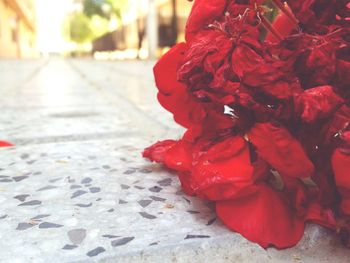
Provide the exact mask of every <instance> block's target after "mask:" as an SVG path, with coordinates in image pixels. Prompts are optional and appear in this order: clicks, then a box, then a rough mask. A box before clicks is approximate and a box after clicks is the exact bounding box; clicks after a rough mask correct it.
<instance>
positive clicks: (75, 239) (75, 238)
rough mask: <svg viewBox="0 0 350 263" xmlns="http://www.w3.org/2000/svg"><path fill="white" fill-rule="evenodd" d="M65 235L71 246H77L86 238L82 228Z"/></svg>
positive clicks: (84, 230)
mask: <svg viewBox="0 0 350 263" xmlns="http://www.w3.org/2000/svg"><path fill="white" fill-rule="evenodd" d="M67 235H68V237H69V240H70V241H71V242H72V243H73V244H75V245H79V244H81V242H83V240H84V239H85V237H86V229H83V228H78V229H72V230H70V231H68V233H67Z"/></svg>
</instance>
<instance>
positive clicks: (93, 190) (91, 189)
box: [89, 187, 101, 194]
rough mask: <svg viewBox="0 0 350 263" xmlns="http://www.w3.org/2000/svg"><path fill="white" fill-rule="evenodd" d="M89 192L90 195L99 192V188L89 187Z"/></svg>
mask: <svg viewBox="0 0 350 263" xmlns="http://www.w3.org/2000/svg"><path fill="white" fill-rule="evenodd" d="M89 190H90V193H92V194H95V193H98V192H101V188H100V187H90V188H89Z"/></svg>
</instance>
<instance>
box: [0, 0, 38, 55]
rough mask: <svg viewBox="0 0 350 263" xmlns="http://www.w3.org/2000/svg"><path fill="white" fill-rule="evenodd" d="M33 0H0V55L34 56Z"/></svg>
mask: <svg viewBox="0 0 350 263" xmlns="http://www.w3.org/2000/svg"><path fill="white" fill-rule="evenodd" d="M35 36H36V26H35V0H0V57H2V58H28V57H34V56H35V55H36V54H37V53H36V45H35Z"/></svg>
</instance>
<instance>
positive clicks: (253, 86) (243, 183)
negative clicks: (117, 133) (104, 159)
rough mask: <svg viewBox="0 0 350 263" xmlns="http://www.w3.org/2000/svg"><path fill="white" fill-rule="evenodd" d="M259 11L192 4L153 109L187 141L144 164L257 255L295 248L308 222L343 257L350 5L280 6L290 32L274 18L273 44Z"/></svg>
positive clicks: (158, 151) (158, 70) (238, 3)
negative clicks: (337, 237) (328, 236)
mask: <svg viewBox="0 0 350 263" xmlns="http://www.w3.org/2000/svg"><path fill="white" fill-rule="evenodd" d="M263 2H264V1H263V0H260V1H256V0H255V1H249V0H215V1H214V0H196V1H195V2H194V5H193V9H192V12H191V14H190V17H189V19H188V23H187V26H186V43H180V44H178V45H176V46H174V47H173V48H172V49H171V50H170V51H169V52H168V53H167V54H165V55H164V56H163V57H162V58H161V59H160V60H159V62H158V63H157V65H156V66H155V68H154V73H155V79H156V84H157V87H158V89H159V93H158V100H159V102H160V103H161V105H162V106H163V107H164V108H165V109H167V110H168V111H170V112H171V113H172V114H173V115H174V119H175V121H176V122H177V123H179V124H180V125H182V126H183V127H185V128H186V129H187V130H186V132H185V134H184V135H183V137H182V138H181V139H179V140H166V141H162V142H158V143H156V144H154V145H153V146H151V147H149V148H147V149H146V150H145V151H144V153H143V155H144V157H146V158H148V159H150V160H152V161H156V162H159V163H163V164H164V165H165V166H166V167H168V168H170V169H172V170H175V171H176V172H177V174H178V177H179V179H180V181H181V184H182V187H183V189H184V191H185V192H186V193H187V194H189V195H194V196H198V197H200V198H203V199H208V200H212V201H214V202H215V204H216V212H217V215H218V217H219V218H220V219H221V220H222V221H223V222H224V223H225V224H226V225H227V226H228V227H229V228H230V229H232V230H234V231H237V232H239V233H241V234H242V235H243V236H244V237H246V238H247V239H249V240H251V241H254V242H257V243H258V244H260V245H261V246H263V247H268V246H275V247H277V248H287V247H291V246H293V245H295V244H296V243H297V242H298V241H299V240H300V239H301V237H302V235H303V232H304V226H305V223H306V222H314V223H317V224H320V225H322V226H325V227H328V228H331V229H334V230H335V231H337V232H338V233H340V234H341V237H342V239H343V241H344V242H345V243H346V244H347V245H350V242H349V239H350V20H349V18H350V9H349V6H350V4H349V1H347V0H287V1H286V2H287V3H288V5H289V7H287V9H288V10H289V11H290V14H291V13H292V14H293V16H294V19H295V21H297V23H298V24H297V23H295V21H294V23H295V24H293V23H292V25H293V26H290V23H289V25H286V26H285V27H284V26H283V25H281V24H278V22H279V21H282V22H283V23H285V22H286V17H283V15H282V18H281V15H280V17H279V18H278V19H277V20H276V22H275V24H273V26H274V27H275V28H276V29H278V30H279V31H281V30H282V31H283V28H284V29H286V28H288V30H287V29H286V30H284V31H283V32H282V31H281V32H280V33H281V36H282V38H281V39H280V40H279V41H274V42H271V41H269V40H271V39H273V38H271V37H270V36H268V37H267V38H266V39H264V38H263V37H262V35H263V27H262V23H263V22H264V21H262V17H261V13H260V11H259V10H260V9H259V8H260V7H259V6H260V5H261V4H263ZM274 2H278V1H274ZM278 4H281V2H280V3H277V5H278ZM287 24H288V23H287Z"/></svg>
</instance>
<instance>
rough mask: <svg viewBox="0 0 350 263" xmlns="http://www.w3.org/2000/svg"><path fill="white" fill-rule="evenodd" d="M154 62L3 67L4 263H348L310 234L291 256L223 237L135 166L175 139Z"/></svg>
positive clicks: (171, 187) (151, 169)
mask: <svg viewBox="0 0 350 263" xmlns="http://www.w3.org/2000/svg"><path fill="white" fill-rule="evenodd" d="M151 68H152V63H151V62H96V61H91V60H68V61H64V60H28V61H21V62H18V61H14V60H9V61H1V62H0V84H1V86H0V87H1V88H0V107H1V114H0V124H1V125H0V139H3V140H8V141H11V142H13V143H15V144H16V145H17V147H15V148H7V149H1V150H0V262H1V263H2V262H11V263H17V262H23V263H31V262H35V263H41V262H43V263H44V262H45V263H47V262H50V263H56V262H57V263H64V262H123V263H124V262H162V263H163V262H191V263H192V262H249V263H251V262H253V263H254V262H259V263H261V262H321V263H322V262H337V263H338V262H339V263H343V262H344V263H345V262H350V252H349V250H347V249H344V248H343V247H342V246H341V245H340V244H339V242H338V241H337V239H336V238H334V236H333V235H331V234H330V233H328V231H326V230H324V229H321V228H319V227H316V226H308V228H307V231H306V234H305V237H304V239H303V240H302V241H301V242H300V244H299V245H298V246H297V247H295V248H293V249H289V250H284V251H277V250H275V249H269V250H263V249H261V248H260V247H259V246H257V245H255V244H252V243H250V242H248V241H246V240H245V239H244V238H242V237H241V236H240V235H238V234H235V233H232V232H230V231H228V230H227V229H226V228H225V227H224V226H223V225H222V223H221V222H220V221H219V220H217V219H216V218H215V213H214V212H213V207H212V205H211V204H210V203H208V202H204V201H201V200H199V199H197V198H192V197H188V196H185V195H184V194H183V193H182V191H181V190H180V187H179V183H178V181H177V179H176V177H174V176H173V175H172V174H171V173H170V172H168V171H165V170H163V169H162V168H161V167H160V166H158V165H155V164H150V163H149V162H147V161H145V160H144V159H142V158H141V154H140V153H141V151H142V149H143V148H144V147H146V146H148V145H149V144H151V143H152V142H154V141H155V140H158V139H161V138H176V137H178V136H180V134H181V128H179V127H177V126H176V125H175V124H174V122H173V121H172V120H171V116H170V115H169V114H168V113H166V112H165V111H164V110H163V109H161V107H160V106H159V105H158V104H157V102H156V89H155V88H154V83H153V78H152V75H151Z"/></svg>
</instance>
